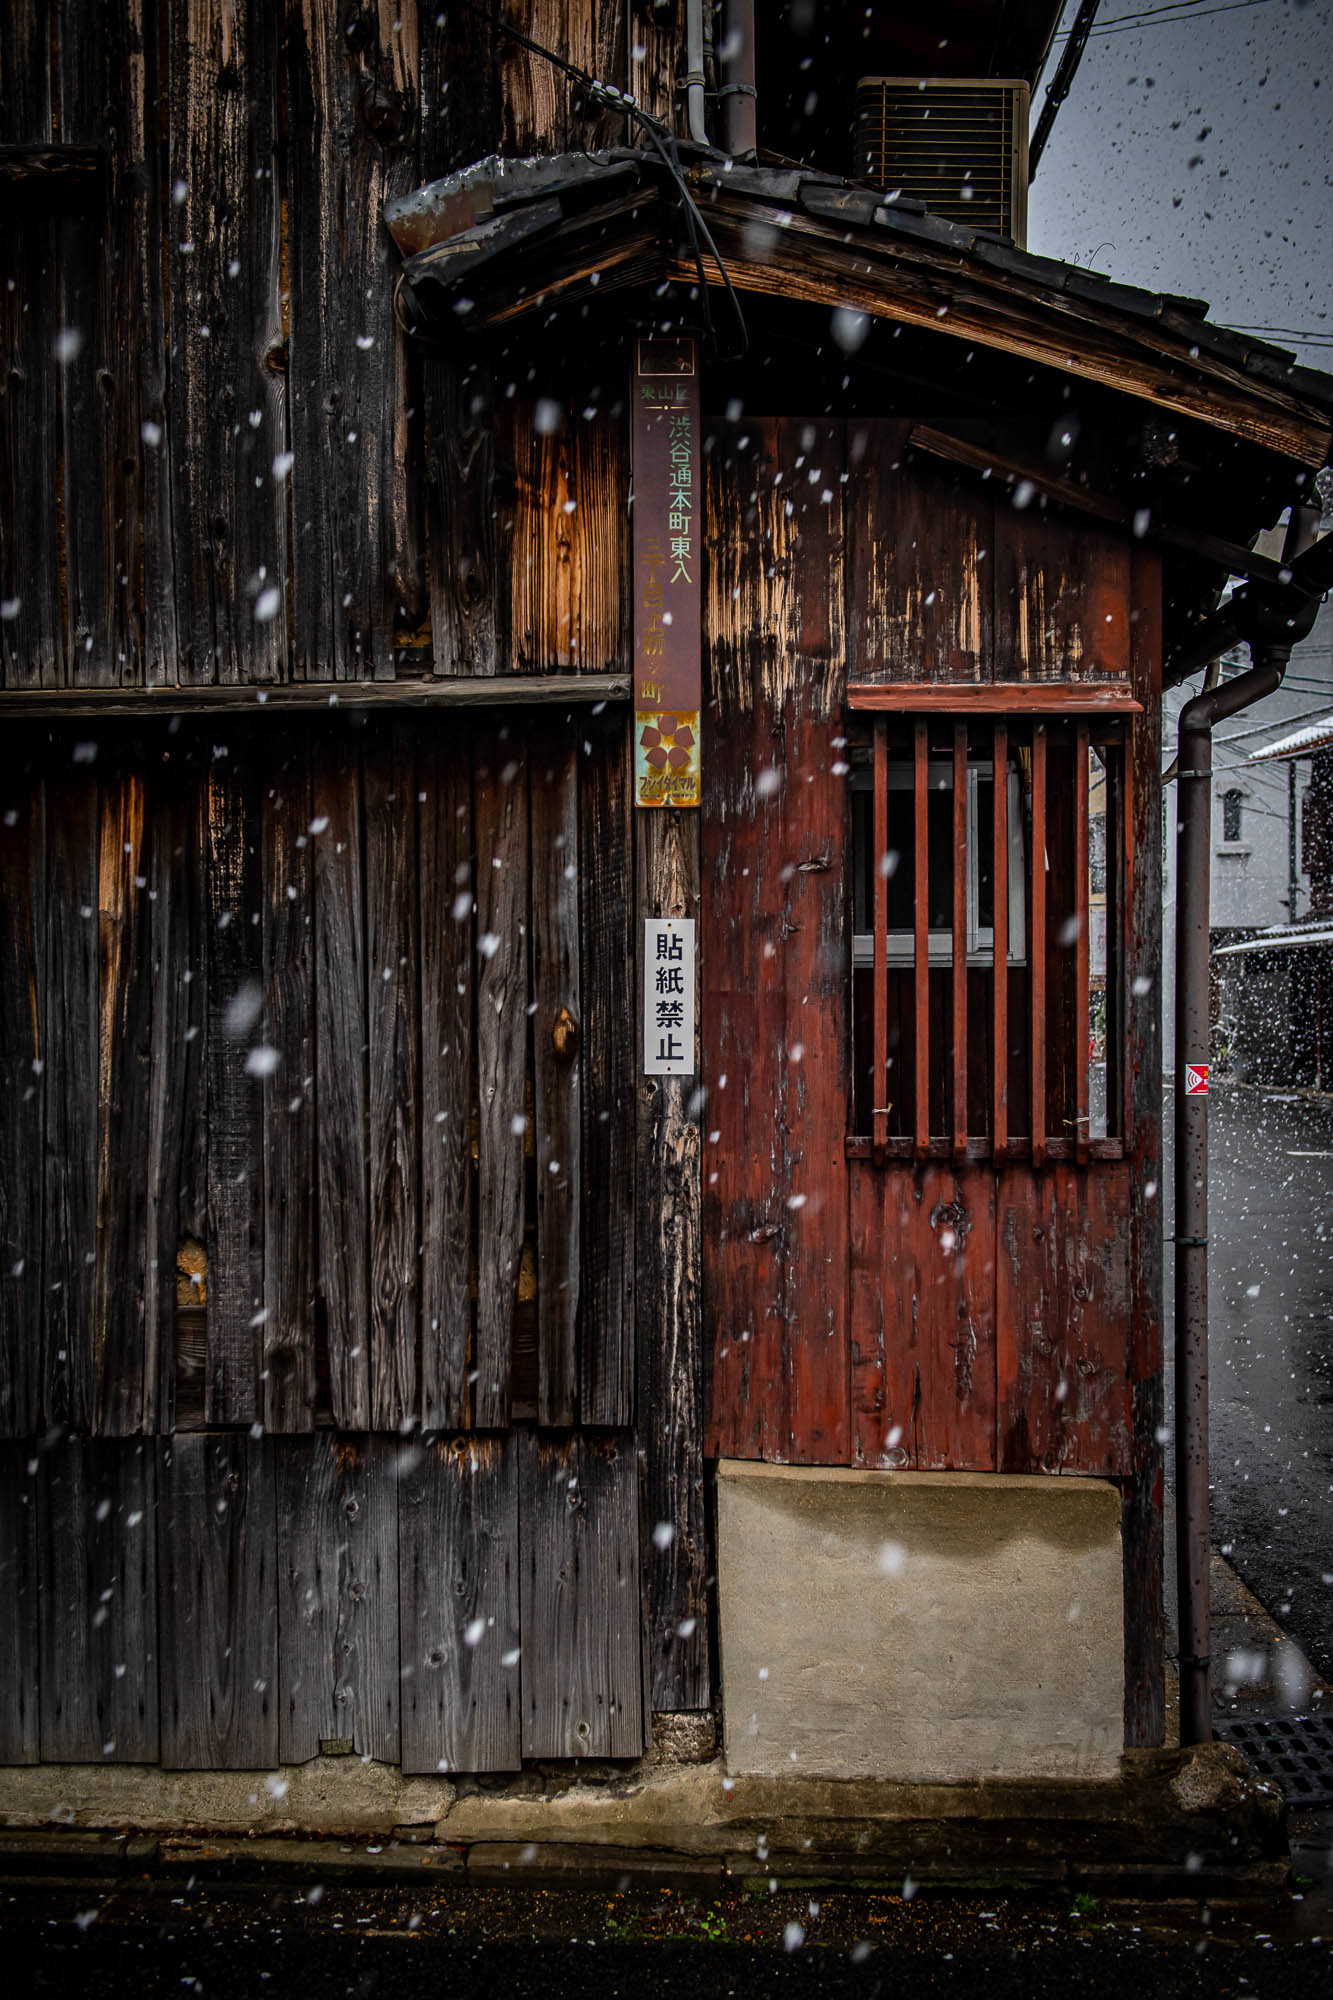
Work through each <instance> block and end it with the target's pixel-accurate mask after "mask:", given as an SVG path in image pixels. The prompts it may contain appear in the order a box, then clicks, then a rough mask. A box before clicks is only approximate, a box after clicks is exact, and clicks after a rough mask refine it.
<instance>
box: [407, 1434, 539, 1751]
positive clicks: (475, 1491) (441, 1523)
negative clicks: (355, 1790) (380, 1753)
mask: <svg viewBox="0 0 1333 2000" xmlns="http://www.w3.org/2000/svg"><path fill="white" fill-rule="evenodd" d="M518 1450H519V1437H518V1434H517V1433H514V1432H511V1433H509V1435H507V1436H505V1437H496V1438H476V1437H472V1438H462V1439H457V1440H454V1441H452V1442H446V1441H444V1440H441V1441H440V1442H439V1443H437V1444H427V1445H425V1446H421V1447H417V1448H415V1449H414V1452H413V1458H414V1463H413V1465H412V1466H411V1468H410V1469H409V1470H408V1471H407V1472H406V1473H405V1474H404V1475H403V1477H402V1479H401V1482H400V1485H399V1508H398V1532H399V1578H400V1590H401V1600H400V1616H401V1630H402V1647H401V1651H402V1761H403V1769H404V1771H405V1772H411V1771H516V1770H517V1769H518V1767H519V1762H520V1757H521V1750H520V1697H519V1687H520V1679H519V1675H520V1662H519V1654H520V1644H519V1579H518V1560H519V1559H518V1549H519V1525H518Z"/></svg>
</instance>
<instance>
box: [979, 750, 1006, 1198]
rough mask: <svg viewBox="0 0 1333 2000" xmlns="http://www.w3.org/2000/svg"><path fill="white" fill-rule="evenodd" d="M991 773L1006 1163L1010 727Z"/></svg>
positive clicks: (1000, 1149) (995, 1057)
mask: <svg viewBox="0 0 1333 2000" xmlns="http://www.w3.org/2000/svg"><path fill="white" fill-rule="evenodd" d="M991 770H992V773H993V775H994V810H993V821H994V825H993V840H992V847H991V884H992V890H991V896H992V903H993V914H992V922H993V926H994V929H993V935H992V951H991V967H992V975H991V976H992V978H993V980H994V988H993V991H992V993H991V1008H992V1022H993V1034H992V1041H993V1044H994V1048H993V1053H992V1059H991V1088H992V1092H993V1097H992V1110H991V1152H992V1155H993V1156H994V1158H995V1159H996V1160H1002V1159H1003V1158H1004V1151H1005V1147H1006V1145H1007V1144H1008V1140H1009V725H1008V724H1007V723H1005V722H997V723H996V725H995V733H994V749H993V753H992V763H991ZM979 836H980V829H978V837H979Z"/></svg>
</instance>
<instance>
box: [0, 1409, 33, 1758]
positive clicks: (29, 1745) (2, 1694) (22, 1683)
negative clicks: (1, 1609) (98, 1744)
mask: <svg viewBox="0 0 1333 2000" xmlns="http://www.w3.org/2000/svg"><path fill="white" fill-rule="evenodd" d="M31 1453H32V1446H31V1445H30V1444H28V1443H9V1442H0V1598H2V1599H3V1602H4V1605H5V1616H4V1618H3V1619H0V1764H35V1763H36V1762H37V1761H38V1758H39V1756H40V1743H39V1730H38V1691H39V1687H40V1680H41V1671H40V1656H39V1646H40V1630H39V1624H38V1584H37V1579H38V1575H39V1565H38V1560H37V1477H36V1467H34V1465H33V1463H32V1458H31Z"/></svg>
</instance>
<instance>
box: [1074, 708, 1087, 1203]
mask: <svg viewBox="0 0 1333 2000" xmlns="http://www.w3.org/2000/svg"><path fill="white" fill-rule="evenodd" d="M1074 922H1075V924H1076V926H1077V932H1078V934H1077V936H1076V937H1075V940H1074V1158H1075V1159H1076V1161H1077V1162H1078V1164H1079V1166H1081V1167H1085V1166H1086V1165H1087V1164H1088V1136H1089V1134H1088V1120H1089V1115H1090V1114H1089V1107H1088V725H1087V723H1086V722H1080V724H1079V726H1078V732H1077V736H1076V739H1075V751H1074Z"/></svg>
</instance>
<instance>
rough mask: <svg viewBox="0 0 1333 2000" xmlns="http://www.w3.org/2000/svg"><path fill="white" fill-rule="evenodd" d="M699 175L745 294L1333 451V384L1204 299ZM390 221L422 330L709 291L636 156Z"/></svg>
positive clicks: (692, 170)
mask: <svg viewBox="0 0 1333 2000" xmlns="http://www.w3.org/2000/svg"><path fill="white" fill-rule="evenodd" d="M516 169H521V170H522V171H521V172H517V171H516ZM687 180H688V184H689V186H690V188H691V191H692V193H693V195H694V198H695V201H696V202H697V204H698V207H699V210H700V213H701V214H702V216H703V218H704V220H705V222H706V224H707V227H708V230H709V232H710V234H711V236H712V238H713V241H714V243H715V244H716V247H717V251H718V253H719V255H720V257H721V259H722V261H723V263H724V264H725V266H726V269H727V273H728V275H729V277H730V280H731V283H732V285H733V286H734V287H735V289H736V291H737V293H739V294H741V295H742V296H744V295H745V294H756V295H767V296H771V297H777V298H782V299H786V300H796V301H800V302H803V303H805V304H808V305H811V306H817V307H819V308H821V309H822V310H823V311H824V312H828V311H830V310H831V309H833V308H835V307H842V308H844V309H850V310H852V311H856V312H864V313H866V314H867V315H869V316H870V317H872V318H874V319H878V320H883V321H887V322H890V323H893V324H897V325H902V326H912V327H916V328H919V329H923V330H928V331H930V332H934V333H938V334H940V335H942V336H945V337H947V338H952V339H956V340H959V341H962V342H965V343H966V344H967V345H968V346H969V347H982V348H987V349H992V350H995V351H998V352H1002V353H1005V354H1009V355H1012V356H1016V357H1018V358H1019V359H1022V360H1026V361H1030V362H1032V363H1034V364H1037V365H1040V366H1042V367H1045V368H1052V369H1056V370H1058V371H1060V372H1062V373H1064V374H1067V375H1073V376H1076V377H1079V378H1081V379H1083V380H1087V381H1090V382H1095V383H1098V384H1100V385H1102V386H1103V387H1106V388H1109V389H1111V390H1113V391H1116V392H1118V393H1120V394H1123V395H1126V396H1130V397H1133V398H1134V399H1135V400H1137V401H1139V402H1142V403H1146V404H1148V405H1149V406H1151V407H1152V408H1154V409H1157V410H1160V411H1162V412H1164V413H1167V414H1169V415H1171V416H1173V417H1179V418H1187V419H1191V420H1193V421H1195V422H1198V423H1202V424H1204V425H1205V426H1207V427H1209V428H1210V429H1212V430H1214V431H1216V432H1218V433H1220V434H1222V435H1225V436H1228V437H1233V438H1238V439H1242V440H1244V441H1246V442H1247V443H1250V444H1252V445H1257V446H1258V447H1260V448H1261V449H1263V450H1266V451H1270V452H1275V453H1279V454H1281V455H1282V456H1284V457H1286V458H1288V459H1290V460H1292V461H1294V463H1295V464H1296V465H1299V466H1302V467H1305V468H1307V469H1310V470H1314V469H1317V468H1318V467H1320V466H1322V465H1323V464H1324V463H1325V462H1326V461H1327V459H1328V457H1329V454H1330V449H1331V448H1333V378H1330V377H1328V376H1326V375H1323V374H1319V373H1316V372H1315V371H1314V370H1311V369H1306V368H1301V367H1298V366H1297V365H1296V364H1295V362H1294V359H1293V357H1292V356H1291V355H1290V354H1288V353H1286V352H1285V351H1284V350H1282V349H1280V348H1275V347H1271V346H1269V345H1268V344H1267V343H1265V342H1260V341H1254V340H1249V339H1246V338H1245V337H1243V336H1241V335H1239V334H1235V333H1232V332H1230V331H1229V330H1228V329H1226V328H1223V327H1215V326H1212V325H1210V324H1209V323H1208V322H1207V321H1206V319H1204V318H1203V317H1202V316H1201V313H1200V308H1199V305H1198V302H1196V301H1192V300H1179V299H1173V298H1170V297H1168V296H1164V295H1158V294H1155V293H1148V292H1143V291H1139V290H1137V289H1135V288H1133V287H1130V286H1125V285H1116V284H1113V283H1111V282H1110V281H1109V280H1106V279H1103V278H1098V277H1096V276H1094V275H1093V274H1091V273H1089V272H1086V271H1081V270H1078V269H1077V268H1075V267H1073V266H1070V265H1065V264H1060V263H1057V262H1055V261H1053V260H1051V259H1048V258H1040V257H1032V256H1029V255H1028V254H1027V253H1026V252H1024V251H1021V250H1018V249H1016V248H1015V246H1014V245H1013V244H1012V243H1011V242H1009V241H1008V240H1007V239H1005V238H1001V237H998V236H992V235H989V234H988V233H986V232H984V231H969V230H966V229H962V228H959V227H957V226H956V225H954V224H952V223H948V222H945V221H943V220H941V219H940V218H939V217H936V216H932V215H928V214H926V213H925V212H924V211H923V210H921V209H920V208H919V207H918V206H917V205H915V204H911V203H908V202H906V201H903V200H898V201H893V200H889V199H886V198H885V197H884V196H882V195H880V194H876V193H874V192H872V191H870V190H867V189H864V188H858V187H853V186H850V185H848V184H847V183H845V182H843V181H839V180H837V179H835V178H834V177H832V176H829V175H819V174H814V173H809V174H807V173H803V172H800V171H789V172H774V171H771V170H766V169H763V168H753V167H736V166H732V165H731V164H730V163H729V162H725V161H720V160H717V159H714V158H696V159H695V160H694V161H693V162H692V163H690V164H689V165H688V167H687ZM464 193H468V194H470V195H471V197H472V198H473V199H481V200H482V201H483V202H484V203H485V204H486V205H487V207H488V209H489V212H488V213H487V214H486V215H485V217H484V219H479V220H478V221H477V222H475V223H474V224H473V225H472V226H471V227H466V228H463V229H458V228H456V227H453V228H452V230H451V233H448V234H444V235H441V236H439V237H438V238H437V239H436V240H434V241H431V242H429V243H428V244H426V245H425V246H424V247H423V243H422V238H423V230H422V227H421V225H420V219H419V218H420V212H421V208H422V205H423V203H424V202H425V200H426V197H428V196H432V195H433V197H434V203H435V206H436V207H437V208H439V209H440V210H442V211H443V210H444V209H445V208H446V207H448V205H449V204H450V203H451V202H452V203H453V204H454V209H453V213H454V215H455V216H456V215H457V214H458V208H457V200H456V198H457V197H458V196H459V195H460V194H464ZM409 210H410V211H411V214H412V215H413V216H414V217H415V218H416V220H415V222H414V223H413V225H412V226H410V227H409V225H408V211H409ZM386 220H387V222H388V225H389V228H390V231H391V232H392V233H393V234H394V236H395V240H397V241H399V244H400V248H404V249H405V250H406V251H407V252H408V254H407V255H406V260H405V278H406V282H407V285H408V286H409V287H410V290H411V293H412V295H413V296H414V298H415V300H416V302H417V306H418V308H419V311H420V314H421V320H422V328H423V331H428V330H432V329H433V330H436V331H443V330H449V331H454V330H457V329H458V328H460V327H462V328H466V329H467V330H468V331H470V332H474V333H475V332H479V331H481V330H483V329H490V328H496V327H501V326H507V325H512V324H514V323H517V322H521V321H523V320H525V319H527V318H529V317H531V316H532V315H533V314H541V315H542V316H543V318H545V317H546V316H548V315H549V313H550V311H551V309H552V307H554V306H556V305H558V304H562V303H573V302H575V301H581V300H584V299H586V298H588V297H590V296H591V295H593V294H594V293H600V294H602V295H603V296H605V294H606V293H607V292H608V291H609V290H615V289H619V288H623V287H631V286H632V287H639V286H643V285H645V284H656V283H661V282H663V281H675V282H679V283H684V284H695V283H697V281H698V267H697V264H696V261H695V258H694V255H693V253H692V251H691V249H690V247H689V244H688V240H687V237H686V232H685V228H684V224H683V222H682V219H681V206H680V202H679V197H678V195H677V193H676V192H675V190H674V188H673V187H672V184H671V182H670V180H669V178H668V176H667V174H666V172H665V169H664V168H663V167H662V166H661V164H660V163H659V162H657V161H655V160H654V159H653V158H652V157H651V156H649V155H647V154H644V153H636V152H633V151H630V150H628V149H622V150H619V151H617V152H614V153H607V154H603V155H600V156H591V157H590V156H566V157H561V158H556V159H552V160H549V161H543V162H535V161H534V162H521V163H515V162H499V161H483V162H479V163H478V165H477V166H476V167H474V168H471V169H469V170H468V171H467V173H465V174H463V175H456V176H453V177H452V178H451V180H450V181H448V182H443V183H438V184H436V188H435V189H434V190H421V191H419V192H418V194H416V195H414V196H411V197H408V198H407V201H406V202H405V203H402V204H398V203H395V204H391V205H390V207H389V209H388V210H387V211H386ZM424 233H426V234H428V233H429V231H428V230H427V231H426V232H424ZM704 278H705V282H706V283H707V285H708V287H709V289H710V292H711V293H713V295H714V302H715V306H717V301H716V293H717V292H718V291H720V290H721V288H722V277H721V273H720V271H719V269H718V265H717V261H716V259H714V258H712V257H711V256H707V255H706V256H705V258H704ZM720 315H721V308H720V306H717V316H719V317H720Z"/></svg>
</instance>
